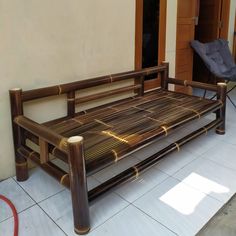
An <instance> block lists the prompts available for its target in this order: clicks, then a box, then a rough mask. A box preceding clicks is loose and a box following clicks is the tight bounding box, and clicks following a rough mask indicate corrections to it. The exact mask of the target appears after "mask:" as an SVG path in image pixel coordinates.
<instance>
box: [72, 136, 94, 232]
mask: <svg viewBox="0 0 236 236" xmlns="http://www.w3.org/2000/svg"><path fill="white" fill-rule="evenodd" d="M68 148H69V167H70V189H71V197H72V206H73V214H74V230H75V232H76V233H77V234H86V233H87V232H88V231H89V230H90V220H89V204H88V190H87V177H86V170H85V159H84V150H83V137H80V136H75V137H71V138H69V139H68Z"/></svg>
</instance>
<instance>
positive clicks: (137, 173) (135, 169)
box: [133, 166, 139, 179]
mask: <svg viewBox="0 0 236 236" xmlns="http://www.w3.org/2000/svg"><path fill="white" fill-rule="evenodd" d="M133 169H134V171H135V178H136V179H138V177H139V170H138V168H137V167H136V166H133Z"/></svg>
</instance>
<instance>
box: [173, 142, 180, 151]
mask: <svg viewBox="0 0 236 236" xmlns="http://www.w3.org/2000/svg"><path fill="white" fill-rule="evenodd" d="M174 144H175V146H176V148H177V150H178V152H179V151H180V146H179V144H178V143H174Z"/></svg>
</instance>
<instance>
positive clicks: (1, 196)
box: [0, 195, 19, 236]
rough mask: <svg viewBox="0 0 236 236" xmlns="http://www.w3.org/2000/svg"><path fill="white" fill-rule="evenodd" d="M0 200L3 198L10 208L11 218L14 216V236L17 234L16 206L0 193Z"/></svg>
mask: <svg viewBox="0 0 236 236" xmlns="http://www.w3.org/2000/svg"><path fill="white" fill-rule="evenodd" d="M0 200H3V201H4V202H5V203H7V205H8V206H9V207H10V208H11V210H12V213H13V218H14V236H18V230H19V219H18V214H17V211H16V208H15V206H14V205H13V203H12V202H11V201H10V200H9V199H7V198H6V197H4V196H3V195H0Z"/></svg>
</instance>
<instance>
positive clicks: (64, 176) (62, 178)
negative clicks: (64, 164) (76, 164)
mask: <svg viewBox="0 0 236 236" xmlns="http://www.w3.org/2000/svg"><path fill="white" fill-rule="evenodd" d="M67 176H69V174H65V175H63V176H62V177H61V180H60V183H61V184H62V185H63V183H64V180H65V178H67Z"/></svg>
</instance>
